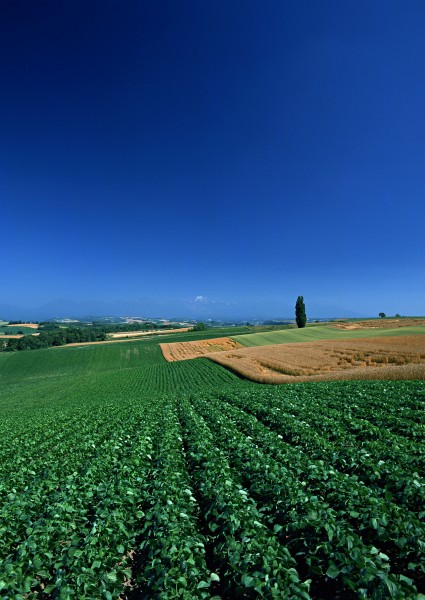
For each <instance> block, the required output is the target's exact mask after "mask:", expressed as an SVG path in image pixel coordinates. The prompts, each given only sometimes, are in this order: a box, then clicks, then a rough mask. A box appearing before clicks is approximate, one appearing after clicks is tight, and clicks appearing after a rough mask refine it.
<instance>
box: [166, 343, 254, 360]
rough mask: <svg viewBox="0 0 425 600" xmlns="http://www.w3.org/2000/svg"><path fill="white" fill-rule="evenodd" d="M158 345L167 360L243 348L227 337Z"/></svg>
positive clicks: (196, 356)
mask: <svg viewBox="0 0 425 600" xmlns="http://www.w3.org/2000/svg"><path fill="white" fill-rule="evenodd" d="M160 346H161V350H162V354H163V355H164V358H165V360H168V362H174V361H178V360H189V359H191V358H198V357H199V356H205V355H207V354H211V353H212V352H228V351H229V350H235V349H236V348H243V346H242V345H241V344H239V343H238V342H235V341H234V340H232V339H230V338H228V337H221V338H213V339H211V340H196V341H193V342H173V343H171V344H160Z"/></svg>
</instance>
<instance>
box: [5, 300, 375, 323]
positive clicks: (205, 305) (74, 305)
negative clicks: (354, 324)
mask: <svg viewBox="0 0 425 600" xmlns="http://www.w3.org/2000/svg"><path fill="white" fill-rule="evenodd" d="M306 304H307V316H308V317H309V319H319V318H337V317H339V318H343V317H346V318H349V317H352V318H353V317H358V318H365V317H368V316H369V317H370V315H367V314H361V313H357V312H355V311H352V310H349V309H346V308H342V307H338V306H320V305H314V304H313V303H310V304H309V303H306ZM87 315H91V316H98V317H106V316H132V317H136V316H139V317H142V318H165V319H170V318H172V317H173V318H174V317H175V315H180V318H181V319H197V320H204V321H208V320H210V319H213V320H225V321H228V320H237V321H240V320H246V321H259V320H267V319H269V320H270V319H274V320H279V321H281V320H288V319H293V318H294V314H293V309H291V308H290V307H289V306H288V303H287V302H282V308H281V310H273V307H272V306H270V305H268V306H262V304H261V303H260V302H256V303H255V305H252V304H250V303H249V302H246V303H244V305H241V304H237V303H229V304H226V303H224V302H213V301H211V302H197V301H193V300H188V301H182V300H178V301H175V300H169V301H158V302H157V301H154V300H151V299H142V300H139V301H128V300H115V301H112V302H108V301H101V300H88V301H74V300H68V299H64V298H62V299H58V300H52V301H51V302H47V303H46V304H43V305H40V306H35V307H34V306H33V307H30V306H18V305H12V304H0V320H2V319H3V320H6V321H14V320H18V319H22V320H23V321H31V320H34V321H42V320H48V319H54V318H57V319H62V318H81V317H84V316H87ZM375 316H377V315H375Z"/></svg>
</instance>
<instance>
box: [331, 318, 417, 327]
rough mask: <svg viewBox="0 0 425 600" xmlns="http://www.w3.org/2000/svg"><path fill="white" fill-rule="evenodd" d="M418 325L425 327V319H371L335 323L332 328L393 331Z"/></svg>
mask: <svg viewBox="0 0 425 600" xmlns="http://www.w3.org/2000/svg"><path fill="white" fill-rule="evenodd" d="M416 325H425V319H415V318H411V317H400V318H399V319H370V320H366V321H354V322H352V321H347V322H342V323H333V324H332V325H331V326H332V327H335V328H336V329H343V330H354V329H393V328H394V327H413V326H416Z"/></svg>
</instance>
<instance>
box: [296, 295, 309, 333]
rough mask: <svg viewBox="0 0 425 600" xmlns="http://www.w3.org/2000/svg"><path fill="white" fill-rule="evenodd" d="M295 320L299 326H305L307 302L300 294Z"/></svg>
mask: <svg viewBox="0 0 425 600" xmlns="http://www.w3.org/2000/svg"><path fill="white" fill-rule="evenodd" d="M295 320H296V321H297V326H298V327H305V324H306V323H307V315H306V314H305V304H304V298H303V296H298V298H297V301H296V303H295Z"/></svg>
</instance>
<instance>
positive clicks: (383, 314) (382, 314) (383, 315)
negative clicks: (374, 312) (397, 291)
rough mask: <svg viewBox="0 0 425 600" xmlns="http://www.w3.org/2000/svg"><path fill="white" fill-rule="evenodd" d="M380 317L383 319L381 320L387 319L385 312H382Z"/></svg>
mask: <svg viewBox="0 0 425 600" xmlns="http://www.w3.org/2000/svg"><path fill="white" fill-rule="evenodd" d="M379 316H380V317H381V319H385V317H386V316H387V315H386V314H385V313H384V312H380V313H379Z"/></svg>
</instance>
